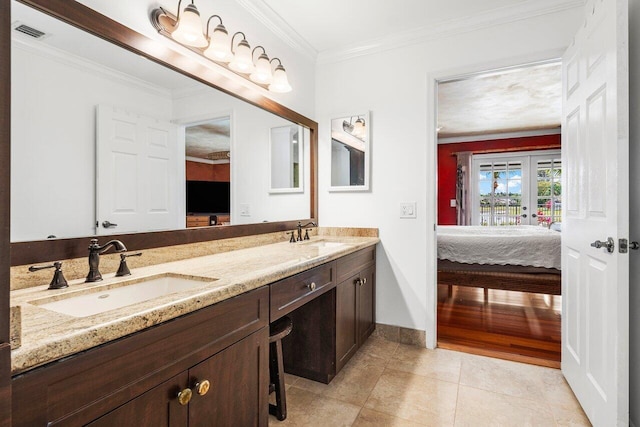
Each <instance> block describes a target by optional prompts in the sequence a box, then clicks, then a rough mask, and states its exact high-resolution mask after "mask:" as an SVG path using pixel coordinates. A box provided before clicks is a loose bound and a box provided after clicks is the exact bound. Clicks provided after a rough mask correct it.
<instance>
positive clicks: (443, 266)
mask: <svg viewBox="0 0 640 427" xmlns="http://www.w3.org/2000/svg"><path fill="white" fill-rule="evenodd" d="M437 234H438V284H444V285H450V286H451V285H458V286H473V287H482V288H485V289H487V288H490V289H502V290H511V291H520V292H533V293H544V294H550V295H560V288H561V275H560V243H561V233H560V232H559V231H555V230H550V229H547V228H545V227H539V226H518V227H505V226H502V227H485V226H439V227H438V229H437Z"/></svg>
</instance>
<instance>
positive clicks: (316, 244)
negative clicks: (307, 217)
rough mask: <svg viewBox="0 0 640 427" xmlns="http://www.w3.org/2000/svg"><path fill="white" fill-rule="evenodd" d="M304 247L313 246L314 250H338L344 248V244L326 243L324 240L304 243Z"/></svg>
mask: <svg viewBox="0 0 640 427" xmlns="http://www.w3.org/2000/svg"><path fill="white" fill-rule="evenodd" d="M305 246H314V247H316V248H339V247H342V246H346V243H341V242H327V241H326V240H320V241H318V242H309V243H305Z"/></svg>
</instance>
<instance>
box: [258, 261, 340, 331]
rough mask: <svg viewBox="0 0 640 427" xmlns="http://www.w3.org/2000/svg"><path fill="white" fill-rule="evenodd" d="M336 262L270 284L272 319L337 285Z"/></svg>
mask: <svg viewBox="0 0 640 427" xmlns="http://www.w3.org/2000/svg"><path fill="white" fill-rule="evenodd" d="M335 284H336V282H335V262H329V263H327V264H323V265H320V266H318V267H315V268H312V269H311V270H309V271H305V272H303V273H300V274H296V275H295V276H292V277H288V278H286V279H283V280H280V281H279V282H275V283H273V284H271V285H270V286H269V292H270V298H271V304H270V306H271V314H270V321H271V322H273V321H274V320H276V319H279V318H281V317H282V316H284V315H285V314H287V313H290V312H291V311H293V310H295V309H296V308H298V307H300V306H302V305H304V304H305V303H307V302H309V301H310V300H312V299H313V298H315V297H316V296H318V295H320V294H323V293H325V292H326V291H328V290H330V289H332V288H333V287H334V286H335Z"/></svg>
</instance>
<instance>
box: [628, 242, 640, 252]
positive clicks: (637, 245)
mask: <svg viewBox="0 0 640 427" xmlns="http://www.w3.org/2000/svg"><path fill="white" fill-rule="evenodd" d="M629 249H633V250H634V251H637V250H638V249H640V243H638V242H631V243H629Z"/></svg>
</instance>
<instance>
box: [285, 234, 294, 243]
mask: <svg viewBox="0 0 640 427" xmlns="http://www.w3.org/2000/svg"><path fill="white" fill-rule="evenodd" d="M287 234H289V235H291V238H290V239H289V243H295V242H296V238H295V234H296V232H295V231H287Z"/></svg>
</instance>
